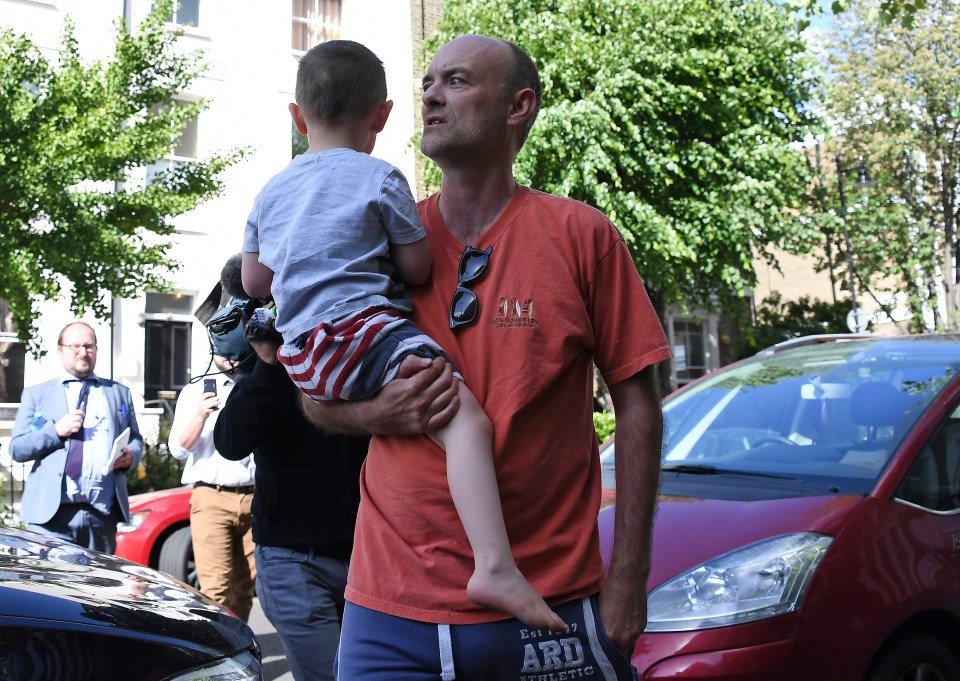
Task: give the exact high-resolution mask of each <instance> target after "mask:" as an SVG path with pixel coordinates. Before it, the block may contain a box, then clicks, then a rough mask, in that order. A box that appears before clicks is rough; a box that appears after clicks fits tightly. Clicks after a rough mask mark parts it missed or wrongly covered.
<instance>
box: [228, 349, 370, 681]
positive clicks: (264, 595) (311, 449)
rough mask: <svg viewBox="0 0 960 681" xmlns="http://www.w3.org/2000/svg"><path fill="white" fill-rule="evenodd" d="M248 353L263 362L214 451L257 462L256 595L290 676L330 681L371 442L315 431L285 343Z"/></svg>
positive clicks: (231, 410)
mask: <svg viewBox="0 0 960 681" xmlns="http://www.w3.org/2000/svg"><path fill="white" fill-rule="evenodd" d="M249 337H250V336H248V338H249ZM250 344H251V345H252V346H253V348H254V350H255V351H256V353H257V356H258V360H257V362H256V364H255V366H254V368H253V371H252V372H251V373H249V374H246V375H244V376H241V377H240V379H239V380H238V381H237V384H236V387H235V388H234V389H233V392H232V393H231V394H230V399H228V400H227V401H226V404H225V405H224V406H223V408H222V410H221V412H220V415H219V418H218V419H217V422H216V427H215V428H214V434H213V436H214V441H215V443H216V446H217V450H218V451H219V452H220V453H221V454H222V456H224V457H226V458H228V459H230V458H238V459H239V458H243V457H245V456H246V453H247V452H249V451H251V450H253V452H254V455H255V457H256V459H257V469H256V478H257V484H256V492H255V494H254V498H253V540H254V543H255V544H256V563H257V595H258V597H259V599H260V606H261V607H262V608H263V611H264V614H265V615H266V616H267V618H268V619H269V620H270V622H271V623H272V624H273V626H274V627H275V628H276V630H277V633H278V634H279V635H280V638H281V639H282V640H283V643H284V646H285V647H286V649H287V662H288V663H289V665H290V670H291V672H292V673H293V676H294V678H296V679H297V681H305V680H311V681H314V680H321V679H324V680H325V679H333V659H334V656H335V655H336V651H337V646H338V644H339V641H340V621H341V618H342V615H343V604H344V600H343V592H344V588H345V586H346V579H347V566H348V561H349V558H350V552H351V550H352V547H353V530H354V525H355V523H356V516H357V506H358V504H359V503H360V484H359V478H360V467H361V464H362V463H363V459H364V457H365V456H366V452H367V438H366V437H345V436H337V435H326V434H324V433H322V432H320V431H319V430H317V429H316V428H315V427H313V426H312V425H311V424H310V423H309V422H308V421H307V420H306V419H305V418H304V417H303V415H302V413H301V412H300V409H299V406H298V405H299V393H298V391H297V389H296V387H295V386H294V385H293V383H292V382H291V381H290V379H289V378H288V377H287V374H286V371H285V370H284V369H283V367H282V366H281V365H280V364H279V363H278V361H277V347H278V346H279V339H275V340H273V341H263V340H259V341H258V340H251V341H250Z"/></svg>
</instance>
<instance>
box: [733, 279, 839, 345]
mask: <svg viewBox="0 0 960 681" xmlns="http://www.w3.org/2000/svg"><path fill="white" fill-rule="evenodd" d="M849 311H850V305H849V303H847V302H846V301H839V302H836V303H827V302H824V301H822V300H819V299H813V300H811V299H810V297H809V296H801V297H800V298H799V299H798V300H784V299H783V296H781V295H780V294H779V293H773V294H771V295H770V296H768V297H767V298H764V299H763V302H761V303H760V305H759V306H758V307H757V310H756V315H755V319H754V326H753V328H752V329H750V330H748V333H747V337H746V339H745V340H744V341H742V342H741V345H740V358H741V359H742V358H744V357H749V356H750V355H753V354H756V352H757V351H758V350H762V349H763V348H768V347H770V346H771V345H776V344H777V343H780V342H783V341H785V340H790V339H791V338H799V337H800V336H810V335H815V334H821V333H847V332H848V331H849V329H848V328H847V325H846V316H847V313H848V312H849Z"/></svg>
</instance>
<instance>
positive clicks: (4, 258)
mask: <svg viewBox="0 0 960 681" xmlns="http://www.w3.org/2000/svg"><path fill="white" fill-rule="evenodd" d="M170 11H171V3H170V1H169V0H164V1H159V0H158V2H156V3H155V6H154V10H153V12H152V13H151V14H150V16H149V17H148V18H147V19H146V21H144V22H143V23H142V24H141V25H140V26H139V27H138V29H137V30H136V31H131V30H128V29H127V28H126V27H125V26H124V25H123V22H122V21H120V20H118V22H117V29H116V30H117V34H116V45H115V51H114V54H113V55H112V56H111V57H110V58H109V59H108V60H105V61H102V62H101V61H94V62H92V63H84V62H83V61H82V60H81V56H80V50H79V46H78V44H77V41H76V39H75V38H74V35H73V28H72V25H71V23H70V21H69V20H68V21H67V22H66V24H65V27H64V33H63V41H62V47H61V49H60V52H59V54H58V55H57V58H56V59H55V60H49V59H47V58H46V57H45V56H44V54H43V53H42V52H41V51H40V50H39V49H38V48H37V46H35V45H34V44H33V43H32V42H31V41H30V40H29V39H28V38H27V37H26V36H24V35H15V34H14V33H13V32H12V31H10V30H9V29H0V239H2V243H3V248H2V249H0V272H2V273H3V274H2V276H0V298H4V299H6V300H7V301H8V302H9V304H10V310H11V313H12V316H13V322H14V324H15V325H16V328H17V330H18V333H19V335H20V338H21V339H22V340H24V341H28V342H29V343H30V347H31V350H32V351H33V352H34V353H40V352H41V350H40V348H39V347H38V344H37V342H36V339H34V338H32V336H33V324H34V319H35V318H36V315H37V310H38V306H39V304H40V302H41V301H43V300H50V299H56V298H60V297H62V296H64V295H69V298H70V308H71V311H72V312H73V313H75V314H76V315H78V316H80V315H82V314H83V313H85V312H86V311H87V310H91V311H92V312H93V314H94V315H95V316H97V317H98V318H106V317H108V316H109V310H108V309H107V303H106V301H107V300H108V297H109V296H121V297H132V296H135V295H138V294H139V293H141V292H142V291H144V290H147V289H160V290H163V289H164V288H165V276H166V275H167V274H168V273H169V271H170V270H171V269H172V268H173V267H175V264H174V263H171V262H170V261H169V259H168V257H167V251H168V249H169V247H170V239H169V238H168V237H169V236H170V235H171V234H172V232H173V226H172V223H171V218H172V217H174V216H176V215H180V214H182V213H185V212H186V211H189V210H191V209H193V208H195V207H196V206H197V205H198V204H200V203H201V202H202V201H205V200H207V199H209V198H211V197H213V196H215V195H217V194H218V193H219V192H220V191H221V188H222V187H221V182H220V180H219V179H218V175H219V174H220V173H221V171H223V170H224V169H225V168H227V167H228V166H230V165H231V164H233V163H235V162H236V161H237V160H238V159H239V158H240V157H241V156H242V151H239V150H238V151H233V152H230V153H227V154H224V155H215V156H213V157H212V158H210V159H207V160H206V161H204V162H197V163H187V164H182V165H178V166H177V167H176V168H175V169H173V170H171V171H168V172H165V173H161V174H160V175H159V176H158V177H157V178H155V179H154V180H153V181H152V182H151V183H149V184H146V183H144V181H143V180H142V178H143V175H144V172H143V169H144V167H145V166H147V165H149V164H151V163H153V162H155V161H157V160H159V159H162V158H164V157H165V156H167V155H168V154H169V153H170V152H171V151H172V150H173V149H174V148H175V146H176V142H177V138H178V135H179V133H180V131H181V130H182V128H183V126H184V124H185V123H186V122H187V121H189V120H190V119H191V118H193V117H195V116H196V115H197V114H198V112H199V111H201V110H202V109H203V108H204V107H205V104H204V103H203V102H202V101H201V102H181V101H177V102H175V101H174V96H175V95H176V94H177V93H178V92H181V91H184V90H187V89H188V88H189V85H190V84H191V83H192V82H193V81H194V80H195V79H196V78H197V77H198V76H199V75H200V74H201V73H202V72H203V70H204V68H205V65H204V63H203V60H202V58H201V55H199V54H197V53H178V52H177V51H176V50H175V49H174V43H175V42H176V40H177V37H178V35H179V33H177V32H175V31H172V30H170V29H169V27H168V26H166V25H165V19H166V17H167V16H169V14H170ZM137 171H139V177H140V178H141V179H140V181H139V182H137V181H136V180H135V179H134V178H135V177H136V176H137Z"/></svg>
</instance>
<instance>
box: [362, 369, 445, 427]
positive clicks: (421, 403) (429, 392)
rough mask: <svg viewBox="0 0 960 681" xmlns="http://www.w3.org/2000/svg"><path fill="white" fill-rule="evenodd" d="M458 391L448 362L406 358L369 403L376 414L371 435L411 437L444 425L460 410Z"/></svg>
mask: <svg viewBox="0 0 960 681" xmlns="http://www.w3.org/2000/svg"><path fill="white" fill-rule="evenodd" d="M459 389H460V381H459V380H457V379H456V378H454V376H453V367H452V366H451V365H450V364H449V363H448V362H445V361H444V360H442V359H434V360H428V359H424V358H422V357H414V356H412V355H411V356H409V357H407V358H406V359H404V360H403V363H402V364H400V370H399V371H398V372H397V376H396V378H395V379H394V380H392V381H390V383H388V384H387V385H386V386H384V388H383V390H381V391H380V393H379V394H378V395H377V396H376V397H375V398H374V400H373V401H374V402H377V407H378V410H379V418H378V419H377V420H376V424H377V429H376V430H375V431H374V433H378V434H391V433H393V434H400V435H414V434H420V433H427V432H429V431H431V430H436V429H437V428H440V427H441V426H444V425H446V424H447V423H448V422H449V421H450V419H452V418H453V416H454V414H456V413H457V409H459V408H460V398H459V397H458V396H457V392H458V390H459Z"/></svg>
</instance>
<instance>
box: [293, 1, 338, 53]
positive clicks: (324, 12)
mask: <svg viewBox="0 0 960 681" xmlns="http://www.w3.org/2000/svg"><path fill="white" fill-rule="evenodd" d="M292 1H293V40H292V43H291V46H292V47H293V49H294V50H296V51H297V52H306V51H307V50H309V49H310V48H311V47H313V46H314V45H316V44H317V43H322V42H323V41H324V40H334V39H336V38H339V37H340V1H341V0H292Z"/></svg>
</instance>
